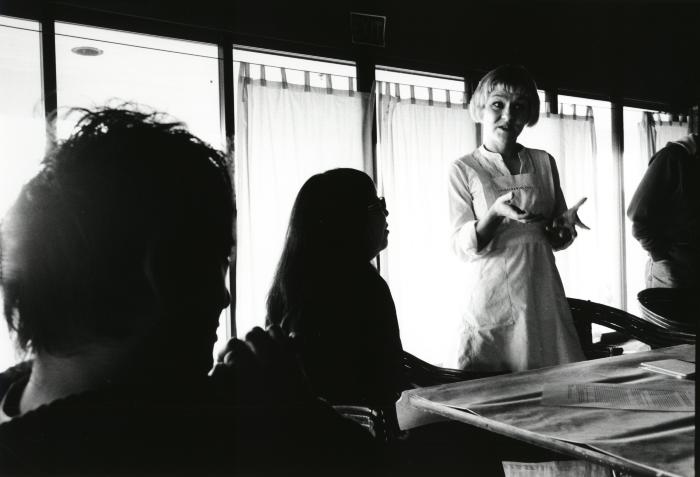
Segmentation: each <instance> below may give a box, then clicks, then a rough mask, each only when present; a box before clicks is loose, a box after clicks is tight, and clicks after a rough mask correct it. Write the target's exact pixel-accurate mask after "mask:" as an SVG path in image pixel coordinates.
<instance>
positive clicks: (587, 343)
mask: <svg viewBox="0 0 700 477" xmlns="http://www.w3.org/2000/svg"><path fill="white" fill-rule="evenodd" d="M567 299H568V301H569V306H570V307H571V315H572V316H573V319H574V326H575V327H576V331H577V332H578V335H579V339H580V340H581V345H582V347H583V351H584V354H585V355H586V358H588V359H594V358H600V357H604V356H611V355H614V354H621V353H620V352H619V350H615V349H614V347H611V346H609V345H607V344H606V343H593V342H592V335H591V324H592V323H596V324H598V325H602V326H605V327H607V328H611V329H613V330H615V331H616V332H617V333H619V335H620V336H621V337H623V339H626V340H629V339H635V340H638V341H641V342H642V343H645V344H647V345H649V346H650V347H651V348H652V349H654V348H664V347H666V346H674V345H679V344H695V334H694V333H692V334H691V333H686V332H679V331H677V330H673V329H665V328H662V327H660V326H658V325H656V324H654V323H651V322H650V321H648V320H645V319H643V318H640V317H638V316H635V315H633V314H631V313H627V312H626V311H623V310H619V309H617V308H613V307H611V306H608V305H603V304H602V303H596V302H593V301H590V300H581V299H578V298H567Z"/></svg>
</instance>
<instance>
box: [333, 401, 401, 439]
mask: <svg viewBox="0 0 700 477" xmlns="http://www.w3.org/2000/svg"><path fill="white" fill-rule="evenodd" d="M333 409H335V411H336V412H337V413H338V414H340V415H341V416H343V417H344V418H346V419H350V420H351V421H354V422H356V423H358V424H359V425H360V426H362V427H363V428H364V429H365V430H366V431H367V432H369V433H370V435H371V436H372V437H373V438H374V439H376V440H377V441H379V442H384V443H385V442H387V440H388V439H389V433H388V432H387V423H386V419H385V418H384V415H383V413H382V411H381V410H378V409H374V408H371V407H367V406H359V405H354V404H339V405H333Z"/></svg>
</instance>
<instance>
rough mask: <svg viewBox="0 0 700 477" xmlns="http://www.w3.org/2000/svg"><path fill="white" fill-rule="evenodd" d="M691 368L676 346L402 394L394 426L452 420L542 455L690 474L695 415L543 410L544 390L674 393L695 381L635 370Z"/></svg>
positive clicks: (686, 349) (685, 349)
mask: <svg viewBox="0 0 700 477" xmlns="http://www.w3.org/2000/svg"><path fill="white" fill-rule="evenodd" d="M669 358H677V359H683V360H686V361H695V346H694V345H681V346H673V347H669V348H662V349H657V350H652V351H647V352H641V353H633V354H628V355H622V356H615V357H611V358H603V359H597V360H590V361H582V362H579V363H570V364H565V365H560V366H552V367H548V368H541V369H537V370H531V371H525V372H520V373H512V374H506V375H501V376H495V377H490V378H483V379H476V380H471V381H463V382H459V383H452V384H445V385H440V386H432V387H426V388H421V389H413V390H409V391H405V392H404V393H403V394H402V396H401V399H400V400H399V401H398V403H397V414H398V417H399V425H400V426H401V428H402V429H409V428H411V427H415V426H418V425H421V424H424V423H428V422H432V421H436V420H445V419H452V420H456V421H461V422H464V423H467V424H471V425H474V426H477V427H480V428H482V429H486V430H489V431H492V432H495V433H498V434H503V435H506V436H509V437H512V438H514V439H518V440H521V441H525V442H528V443H531V444H534V445H537V446H540V447H543V448H547V449H550V450H554V451H557V452H561V453H564V454H568V455H571V456H574V457H577V458H580V459H586V460H590V461H594V462H598V463H602V464H605V465H607V466H610V467H613V468H617V469H619V470H623V471H628V472H630V471H631V472H633V473H634V474H640V475H656V476H683V477H689V476H694V475H695V462H694V461H695V413H694V412H675V411H673V412H669V411H638V410H621V409H597V408H586V407H564V406H545V405H542V404H541V402H540V400H541V396H542V390H543V386H544V385H545V384H546V383H606V384H611V383H620V384H622V383H625V384H634V385H638V386H639V387H644V388H663V389H682V390H686V391H688V390H690V391H692V392H693V393H694V389H695V382H694V381H690V380H681V379H677V378H673V377H670V376H665V375H662V374H658V373H652V372H650V371H647V370H645V369H644V368H640V367H639V364H640V363H641V362H644V361H653V360H658V359H669Z"/></svg>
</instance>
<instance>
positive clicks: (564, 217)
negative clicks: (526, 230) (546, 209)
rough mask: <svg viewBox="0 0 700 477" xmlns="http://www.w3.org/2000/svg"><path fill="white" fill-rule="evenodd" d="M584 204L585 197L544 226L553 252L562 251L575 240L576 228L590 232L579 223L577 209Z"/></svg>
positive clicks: (588, 228)
mask: <svg viewBox="0 0 700 477" xmlns="http://www.w3.org/2000/svg"><path fill="white" fill-rule="evenodd" d="M584 202H586V197H584V198H583V199H581V200H579V201H578V202H577V203H576V205H574V206H573V207H571V208H570V209H568V210H567V211H565V212H564V213H563V214H561V215H560V216H559V217H556V218H555V219H554V220H552V222H551V223H550V224H548V225H546V226H545V228H544V229H545V232H546V233H547V236H548V237H549V242H550V243H551V244H552V248H553V249H554V250H564V249H565V248H567V247H568V246H569V245H571V244H572V243H573V242H574V239H576V237H577V235H578V234H577V233H576V226H579V227H581V228H583V229H586V230H590V227H588V226H587V225H586V224H584V223H583V222H581V219H580V218H579V216H578V209H579V208H580V207H581V206H582V205H583V203H584Z"/></svg>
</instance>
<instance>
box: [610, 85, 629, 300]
mask: <svg viewBox="0 0 700 477" xmlns="http://www.w3.org/2000/svg"><path fill="white" fill-rule="evenodd" d="M610 113H611V115H612V116H611V124H612V146H613V159H614V161H615V166H616V169H617V180H618V186H617V190H618V201H619V204H620V206H619V207H618V212H619V223H620V237H619V246H620V254H619V256H620V284H619V286H620V301H621V305H622V309H623V310H626V309H627V256H626V255H627V248H626V246H625V240H626V238H625V235H626V233H625V217H626V215H625V212H626V211H625V181H624V179H625V177H624V173H625V168H624V164H623V157H624V152H625V139H624V138H625V136H624V134H623V110H622V102H621V101H620V100H619V98H617V99H615V100H613V101H612V108H611V110H610Z"/></svg>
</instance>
